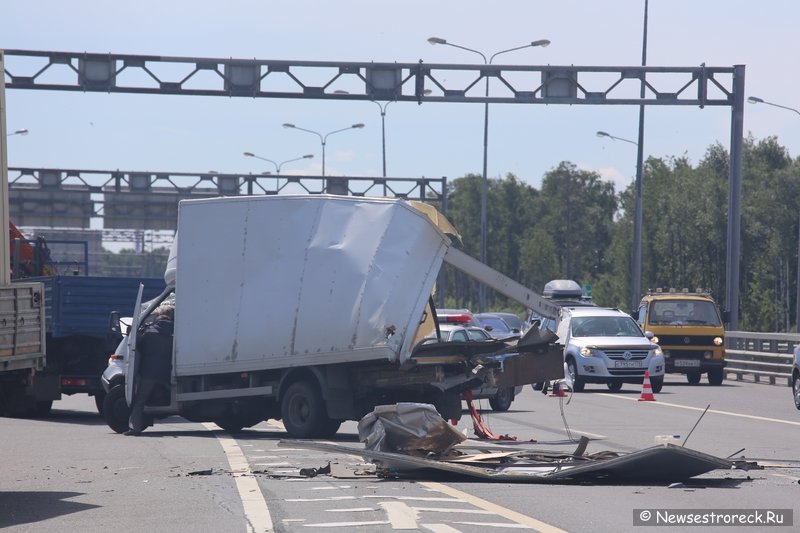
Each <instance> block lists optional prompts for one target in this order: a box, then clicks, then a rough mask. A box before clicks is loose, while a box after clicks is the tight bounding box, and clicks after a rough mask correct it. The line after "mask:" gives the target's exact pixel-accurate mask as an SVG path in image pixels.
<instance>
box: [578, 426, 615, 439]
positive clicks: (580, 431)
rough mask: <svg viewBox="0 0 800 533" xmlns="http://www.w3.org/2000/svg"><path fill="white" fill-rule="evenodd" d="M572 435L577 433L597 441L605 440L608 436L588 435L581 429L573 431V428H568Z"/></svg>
mask: <svg viewBox="0 0 800 533" xmlns="http://www.w3.org/2000/svg"><path fill="white" fill-rule="evenodd" d="M569 429H570V431H572V433H579V434H581V435H586V436H587V437H595V438H597V439H607V438H608V436H606V435H600V434H599V433H589V432H588V431H583V430H581V429H575V428H573V427H571V428H569Z"/></svg>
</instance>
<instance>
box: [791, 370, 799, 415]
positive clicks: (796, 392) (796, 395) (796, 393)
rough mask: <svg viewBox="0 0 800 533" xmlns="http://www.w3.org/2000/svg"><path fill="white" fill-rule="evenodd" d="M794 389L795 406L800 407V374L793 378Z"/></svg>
mask: <svg viewBox="0 0 800 533" xmlns="http://www.w3.org/2000/svg"><path fill="white" fill-rule="evenodd" d="M792 391H793V392H794V406H795V407H797V408H798V409H800V375H796V376H794V379H792Z"/></svg>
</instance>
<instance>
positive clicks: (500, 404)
mask: <svg viewBox="0 0 800 533" xmlns="http://www.w3.org/2000/svg"><path fill="white" fill-rule="evenodd" d="M439 330H440V332H441V336H442V342H487V341H496V339H494V338H493V337H492V336H491V335H489V333H488V332H487V331H486V330H485V329H483V328H479V327H475V326H459V325H456V324H440V325H439ZM425 342H436V338H435V337H429V338H427V339H425ZM520 392H522V386H517V387H504V388H497V387H488V386H487V387H481V388H479V389H475V390H473V391H472V397H473V398H475V399H476V400H480V399H488V400H489V406H490V407H491V408H492V410H493V411H508V409H509V408H510V407H511V403H512V402H513V401H514V397H515V396H516V395H517V394H519V393H520Z"/></svg>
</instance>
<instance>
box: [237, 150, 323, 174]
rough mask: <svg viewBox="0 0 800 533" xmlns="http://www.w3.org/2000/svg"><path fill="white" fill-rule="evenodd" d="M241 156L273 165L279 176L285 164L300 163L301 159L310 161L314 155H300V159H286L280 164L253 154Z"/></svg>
mask: <svg viewBox="0 0 800 533" xmlns="http://www.w3.org/2000/svg"><path fill="white" fill-rule="evenodd" d="M242 155H244V156H245V157H254V158H256V159H260V160H262V161H266V162H267V163H272V164H273V165H275V173H276V174H280V173H281V168H282V167H283V165H285V164H286V163H291V162H293V161H300V160H301V159H312V158H313V157H314V154H306V155H301V156H300V157H295V158H294V159H287V160H286V161H281V162H280V163H276V162H275V161H273V160H272V159H267V158H266V157H261V156H260V155H256V154H254V153H253V152H243V153H242Z"/></svg>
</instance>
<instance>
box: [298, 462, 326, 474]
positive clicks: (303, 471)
mask: <svg viewBox="0 0 800 533" xmlns="http://www.w3.org/2000/svg"><path fill="white" fill-rule="evenodd" d="M330 473H331V463H330V461H328V465H327V466H321V467H319V468H301V469H300V475H301V476H303V477H317V476H320V475H325V474H330Z"/></svg>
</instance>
